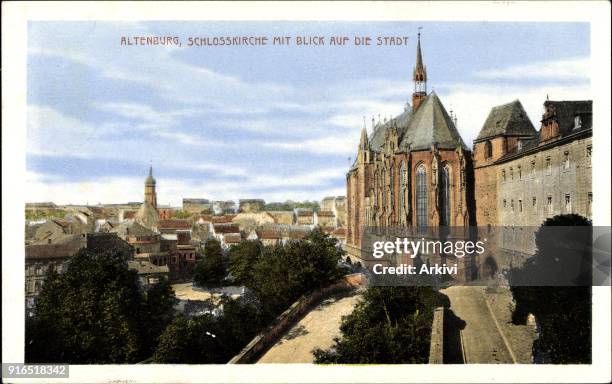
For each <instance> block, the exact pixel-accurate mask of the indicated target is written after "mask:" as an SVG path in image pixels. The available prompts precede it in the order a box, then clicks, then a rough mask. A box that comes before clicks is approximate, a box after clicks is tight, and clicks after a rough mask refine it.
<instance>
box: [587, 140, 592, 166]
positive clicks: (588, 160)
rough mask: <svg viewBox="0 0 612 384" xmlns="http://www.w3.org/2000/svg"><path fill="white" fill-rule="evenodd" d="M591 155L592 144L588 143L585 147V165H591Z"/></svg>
mask: <svg viewBox="0 0 612 384" xmlns="http://www.w3.org/2000/svg"><path fill="white" fill-rule="evenodd" d="M592 156H593V146H592V145H588V146H587V147H586V161H587V167H590V166H591V157H592Z"/></svg>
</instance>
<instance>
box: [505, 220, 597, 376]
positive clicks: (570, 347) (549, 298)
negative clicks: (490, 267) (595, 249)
mask: <svg viewBox="0 0 612 384" xmlns="http://www.w3.org/2000/svg"><path fill="white" fill-rule="evenodd" d="M590 225H591V222H590V221H589V220H587V219H586V218H584V217H581V216H579V215H560V216H555V217H553V218H550V219H547V220H546V221H545V222H544V224H543V225H542V227H541V228H540V230H539V231H538V232H537V233H536V246H537V248H538V251H537V252H536V254H535V255H534V257H532V258H531V259H529V260H528V261H527V262H526V263H525V265H523V266H522V267H521V268H516V269H513V270H512V271H511V274H510V285H511V288H510V289H511V291H512V295H513V297H514V301H515V302H516V308H515V310H514V312H513V314H512V320H513V322H514V323H517V324H520V323H524V322H525V320H526V318H527V316H528V314H529V313H531V314H533V315H534V316H535V318H536V321H537V324H538V331H539V337H538V340H536V341H535V342H534V346H533V353H534V360H535V362H536V363H554V364H576V363H583V364H588V363H590V362H591V323H592V321H591V316H592V314H591V291H592V289H591V286H590V281H591V280H590V278H591V276H590V273H589V272H590V270H589V268H590V264H585V263H580V262H579V263H578V264H576V261H577V260H580V259H581V258H583V255H582V254H575V253H573V252H572V247H568V244H567V243H568V242H569V241H570V239H572V240H577V238H576V237H578V240H579V241H582V239H580V237H581V236H583V235H586V237H589V231H588V230H586V231H584V230H583V229H580V230H575V231H573V232H574V235H571V234H570V235H567V236H559V235H560V234H562V233H563V232H556V231H552V230H551V229H550V228H546V227H552V226H567V227H569V226H581V227H584V226H590ZM552 236H556V237H554V238H551V237H552ZM585 241H589V240H588V239H587V240H585ZM581 253H582V252H581ZM587 255H588V254H587ZM526 276H531V277H533V276H538V277H540V278H541V279H542V281H544V282H545V283H546V285H547V286H525V285H522V283H524V282H525V281H526ZM574 276H577V277H576V278H573V277H574ZM570 278H572V280H571V281H572V283H575V284H576V285H577V286H568V284H567V281H569V279H570ZM558 282H563V283H562V284H556V283H558Z"/></svg>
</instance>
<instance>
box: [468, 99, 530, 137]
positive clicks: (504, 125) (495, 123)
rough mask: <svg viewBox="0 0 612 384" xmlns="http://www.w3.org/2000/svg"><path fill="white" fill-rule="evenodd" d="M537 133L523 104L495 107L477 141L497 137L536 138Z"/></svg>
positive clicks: (516, 103)
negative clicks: (518, 136) (517, 136)
mask: <svg viewBox="0 0 612 384" xmlns="http://www.w3.org/2000/svg"><path fill="white" fill-rule="evenodd" d="M536 134H537V132H536V130H535V128H534V127H533V124H531V120H529V117H528V116H527V113H526V112H525V109H524V108H523V106H522V105H521V102H520V101H518V100H514V101H513V102H511V103H507V104H502V105H498V106H495V107H493V108H492V109H491V112H489V116H488V117H487V119H486V120H485V123H484V125H483V126H482V128H481V130H480V133H479V134H478V137H477V138H476V140H482V139H486V138H489V137H494V136H497V135H520V136H523V135H524V136H534V135H536Z"/></svg>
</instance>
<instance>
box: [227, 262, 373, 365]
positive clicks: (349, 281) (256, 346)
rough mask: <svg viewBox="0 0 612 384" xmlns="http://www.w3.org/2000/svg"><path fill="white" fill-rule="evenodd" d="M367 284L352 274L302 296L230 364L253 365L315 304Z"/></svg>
mask: <svg viewBox="0 0 612 384" xmlns="http://www.w3.org/2000/svg"><path fill="white" fill-rule="evenodd" d="M364 284H365V276H364V275H362V274H357V273H356V274H352V275H347V276H344V278H343V279H342V280H340V281H339V282H337V283H335V284H332V285H330V286H328V287H325V288H320V289H317V290H316V291H314V292H312V293H311V294H310V295H308V296H302V297H301V298H300V299H299V300H298V301H296V302H295V303H293V304H292V305H291V307H289V309H287V310H286V311H285V312H283V313H282V314H280V315H279V316H278V317H277V318H276V319H275V320H274V321H273V322H272V324H271V325H270V326H269V327H268V328H267V329H266V330H265V331H263V332H262V333H260V334H259V335H257V336H255V338H254V339H253V340H251V342H250V343H249V344H247V346H246V347H244V349H243V350H242V351H241V352H240V353H239V354H237V355H236V356H234V357H233V358H232V359H231V360H230V361H229V362H228V364H252V363H255V362H256V361H257V359H259V358H260V357H261V356H262V355H263V354H264V353H265V352H266V351H267V350H268V349H269V348H270V347H272V346H273V345H274V344H275V343H276V342H277V341H278V340H279V339H280V337H282V335H284V334H285V332H287V331H288V330H289V329H290V328H291V327H292V326H293V325H294V324H295V323H296V322H297V321H298V320H299V319H301V318H302V316H303V315H304V314H306V312H308V311H309V310H310V309H311V308H312V307H313V306H314V305H315V304H318V303H319V302H320V301H321V300H323V299H324V298H326V297H328V296H331V295H333V294H336V293H340V292H348V291H351V290H353V289H356V288H359V287H361V286H363V285H364Z"/></svg>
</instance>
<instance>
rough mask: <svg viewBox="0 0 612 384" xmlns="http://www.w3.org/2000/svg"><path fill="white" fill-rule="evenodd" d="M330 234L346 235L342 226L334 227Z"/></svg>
mask: <svg viewBox="0 0 612 384" xmlns="http://www.w3.org/2000/svg"><path fill="white" fill-rule="evenodd" d="M332 234H334V235H338V236H346V228H344V227H340V228H336V229H335V230H334V232H332Z"/></svg>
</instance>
